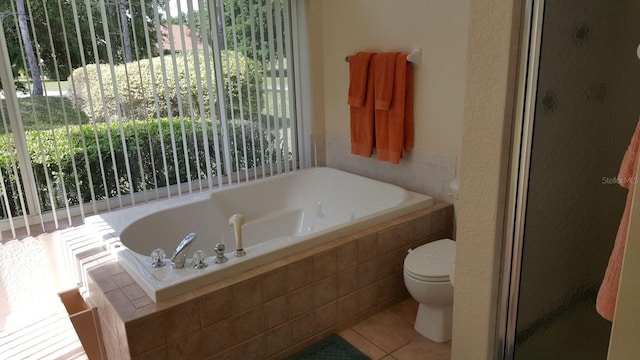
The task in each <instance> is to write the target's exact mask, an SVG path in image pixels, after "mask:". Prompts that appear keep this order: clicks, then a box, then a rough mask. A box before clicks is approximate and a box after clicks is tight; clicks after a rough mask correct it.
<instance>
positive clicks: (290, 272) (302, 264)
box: [287, 257, 313, 291]
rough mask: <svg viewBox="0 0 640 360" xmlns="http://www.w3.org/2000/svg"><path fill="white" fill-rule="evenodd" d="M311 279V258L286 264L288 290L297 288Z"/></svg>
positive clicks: (308, 282)
mask: <svg viewBox="0 0 640 360" xmlns="http://www.w3.org/2000/svg"><path fill="white" fill-rule="evenodd" d="M312 281H313V258H312V257H310V258H306V259H302V260H299V261H296V262H294V263H292V264H290V265H288V266H287V284H288V286H289V291H292V290H295V289H299V288H301V287H303V286H305V285H308V284H310V283H311V282H312Z"/></svg>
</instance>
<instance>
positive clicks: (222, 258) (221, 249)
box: [213, 243, 229, 264]
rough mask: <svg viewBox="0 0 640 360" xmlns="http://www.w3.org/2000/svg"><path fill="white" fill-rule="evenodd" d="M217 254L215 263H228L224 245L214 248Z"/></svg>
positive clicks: (220, 244) (217, 245) (219, 244)
mask: <svg viewBox="0 0 640 360" xmlns="http://www.w3.org/2000/svg"><path fill="white" fill-rule="evenodd" d="M214 250H215V252H216V257H215V259H213V262H214V263H216V264H224V263H226V262H227V261H228V260H229V259H227V257H226V256H224V250H225V247H224V244H223V243H217V244H216V247H215V248H214Z"/></svg>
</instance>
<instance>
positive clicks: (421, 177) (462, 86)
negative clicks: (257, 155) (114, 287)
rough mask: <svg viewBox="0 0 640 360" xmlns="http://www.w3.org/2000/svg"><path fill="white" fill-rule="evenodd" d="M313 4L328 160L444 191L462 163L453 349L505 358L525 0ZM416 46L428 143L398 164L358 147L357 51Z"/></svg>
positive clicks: (320, 124) (423, 137)
mask: <svg viewBox="0 0 640 360" xmlns="http://www.w3.org/2000/svg"><path fill="white" fill-rule="evenodd" d="M516 3H520V1H516ZM514 14H515V15H514ZM309 15H310V21H309V26H310V28H309V30H310V32H312V33H313V32H320V33H321V34H322V35H318V34H315V37H313V38H314V39H316V40H317V41H318V39H320V38H321V40H322V44H319V43H318V42H316V43H312V44H311V49H310V50H311V55H312V57H315V58H316V61H317V62H316V64H318V62H320V59H321V62H322V67H321V68H313V67H312V68H311V71H312V72H313V73H314V76H316V78H319V79H322V81H321V82H320V83H313V84H312V93H314V94H317V96H318V97H315V98H314V101H315V102H318V101H322V103H323V106H315V107H314V112H313V123H314V130H315V131H317V132H318V133H317V134H316V135H317V138H318V139H319V138H322V137H323V136H324V138H325V142H326V146H327V150H326V153H325V154H326V159H327V160H326V161H327V164H328V165H330V166H335V167H338V168H344V169H346V170H348V171H352V172H356V173H363V174H365V175H368V176H372V177H376V178H380V179H382V180H385V181H389V182H393V183H398V184H400V185H403V186H405V187H407V188H410V189H415V190H418V191H422V192H426V193H430V194H432V195H436V196H437V197H441V198H442V197H444V194H446V191H447V189H446V188H444V184H445V183H446V182H448V180H450V178H449V177H453V176H457V175H458V172H457V171H456V168H459V170H460V175H459V176H460V179H461V193H460V197H461V200H460V203H459V204H458V205H460V207H459V210H460V212H459V213H458V219H459V220H458V228H457V231H458V234H457V240H458V244H457V252H458V253H457V254H458V255H457V257H458V260H457V261H456V264H457V265H456V266H457V269H456V290H455V296H454V297H455V299H454V334H453V335H454V338H453V354H452V356H453V360H464V359H474V360H476V359H479V360H481V359H491V358H493V350H494V349H493V344H494V331H495V313H496V297H497V285H498V279H499V273H498V271H499V268H498V267H499V263H500V251H501V244H502V223H503V210H504V209H503V202H504V196H505V191H506V172H507V166H506V164H507V160H508V151H509V150H508V145H509V144H508V143H509V137H510V135H511V134H510V128H509V126H510V124H511V118H512V113H511V106H512V104H511V100H512V99H513V86H514V84H515V80H514V79H515V74H514V71H513V70H514V69H515V63H514V62H513V61H514V59H515V58H516V51H515V50H516V45H515V44H514V43H513V40H514V39H516V40H517V38H518V35H517V30H516V31H515V33H516V34H515V35H513V36H512V32H513V31H512V27H513V24H512V20H513V19H514V17H515V18H517V19H519V13H518V11H516V10H514V2H510V1H500V0H465V1H462V0H459V1H436V0H428V1H425V0H404V1H390V0H311V1H310V2H309ZM318 18H321V20H320V21H319V20H318ZM413 47H421V48H422V51H423V60H422V64H421V66H420V67H419V68H418V69H417V71H416V73H415V76H416V78H415V82H416V89H415V90H416V91H415V92H416V98H417V100H416V108H415V113H416V149H415V150H414V151H413V152H412V154H409V155H410V156H408V158H406V159H403V161H402V162H401V164H400V165H398V166H392V165H388V166H387V165H384V164H379V163H378V162H376V161H375V160H372V159H365V158H361V157H356V156H352V155H350V154H349V148H348V145H349V144H348V140H349V109H348V107H347V105H346V94H347V90H348V65H347V64H346V63H345V61H344V58H345V56H347V55H349V54H353V53H354V52H356V51H359V50H376V51H384V50H406V49H410V48H413ZM318 57H320V59H319V58H318ZM314 96H316V95H314ZM320 98H321V100H320ZM463 124H464V128H463ZM322 131H324V133H321V132H322ZM463 134H464V135H463ZM463 143H464V146H463ZM458 157H460V159H458ZM425 185H426V186H425Z"/></svg>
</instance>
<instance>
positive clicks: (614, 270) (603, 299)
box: [596, 122, 640, 321]
mask: <svg viewBox="0 0 640 360" xmlns="http://www.w3.org/2000/svg"><path fill="white" fill-rule="evenodd" d="M639 151H640V122H639V123H638V125H637V126H636V130H635V133H634V134H633V138H632V139H631V144H629V147H628V148H627V151H626V152H625V154H624V158H623V159H622V165H621V166H620V172H619V173H618V181H619V183H620V186H622V187H624V188H627V189H629V193H628V194H627V203H626V205H625V208H624V214H623V215H622V220H621V221H620V227H619V228H618V234H617V235H616V240H615V243H614V245H613V251H612V253H611V257H610V258H609V264H608V265H607V270H606V272H605V274H604V280H603V281H602V285H600V291H599V292H598V298H597V299H596V310H597V311H598V313H599V314H600V315H602V317H603V318H605V319H607V320H609V321H613V313H614V311H615V308H616V300H617V297H618V285H619V284H620V270H621V269H622V259H623V257H624V249H625V245H626V242H627V232H628V230H629V217H630V215H631V200H632V199H633V190H634V188H635V184H636V181H637V176H638V175H637V174H636V164H637V161H638V155H639Z"/></svg>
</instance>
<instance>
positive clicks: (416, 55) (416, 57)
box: [344, 48, 640, 66]
mask: <svg viewBox="0 0 640 360" xmlns="http://www.w3.org/2000/svg"><path fill="white" fill-rule="evenodd" d="M638 51H639V52H640V49H639V50H638ZM639 56H640V54H639ZM350 57H351V56H350V55H349V56H347V57H345V58H344V61H346V62H349V58H350ZM407 61H408V62H410V63H412V64H413V65H415V66H418V65H420V63H421V62H422V49H421V48H415V49H412V50H411V52H410V53H409V54H408V55H407Z"/></svg>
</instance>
